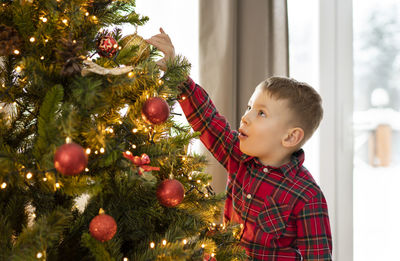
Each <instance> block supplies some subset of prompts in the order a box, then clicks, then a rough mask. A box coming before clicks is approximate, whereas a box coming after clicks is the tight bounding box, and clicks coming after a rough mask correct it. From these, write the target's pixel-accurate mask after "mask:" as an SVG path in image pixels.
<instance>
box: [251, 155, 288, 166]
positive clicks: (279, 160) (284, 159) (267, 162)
mask: <svg viewBox="0 0 400 261" xmlns="http://www.w3.org/2000/svg"><path fill="white" fill-rule="evenodd" d="M292 154H293V153H292V152H291V153H289V154H286V155H284V156H280V155H277V156H276V157H269V158H258V160H259V161H260V162H261V163H262V164H263V165H264V166H271V167H274V168H279V167H281V166H283V165H285V164H287V163H289V162H290V159H291V157H292Z"/></svg>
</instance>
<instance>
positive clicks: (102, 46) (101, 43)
mask: <svg viewBox="0 0 400 261" xmlns="http://www.w3.org/2000/svg"><path fill="white" fill-rule="evenodd" d="M117 51H118V43H117V41H115V39H114V38H112V37H111V36H110V35H105V36H101V37H100V38H99V39H98V40H97V52H98V53H99V55H100V56H102V57H109V58H111V57H113V56H114V54H116V53H117Z"/></svg>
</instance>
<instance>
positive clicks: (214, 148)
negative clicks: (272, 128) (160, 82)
mask: <svg viewBox="0 0 400 261" xmlns="http://www.w3.org/2000/svg"><path fill="white" fill-rule="evenodd" d="M180 89H181V90H182V94H181V97H180V100H179V103H180V105H181V107H182V110H183V111H184V113H185V115H186V117H187V119H188V121H189V123H190V124H191V126H192V127H193V129H194V130H195V131H199V132H201V136H200V139H201V141H202V142H203V143H204V145H205V146H206V147H207V148H208V150H210V151H211V153H212V154H213V155H214V157H215V158H216V159H217V160H218V161H219V162H220V163H221V164H222V165H223V166H224V167H225V169H226V170H227V171H228V174H229V176H228V181H227V199H226V202H225V211H224V217H225V219H226V220H227V221H230V222H234V223H239V224H243V226H242V227H243V229H242V232H241V235H240V237H241V244H242V246H243V247H244V248H245V249H246V253H247V255H248V256H249V258H250V259H251V260H271V261H286V260H332V256H331V254H332V237H331V230H330V225H329V217H328V208H327V204H326V201H325V198H324V195H323V193H322V191H321V189H320V188H319V186H318V185H317V184H316V182H315V181H314V179H313V177H312V176H311V174H310V173H309V172H308V171H307V169H306V168H305V167H303V166H302V164H303V161H304V152H303V150H302V149H300V150H299V151H297V152H295V153H293V155H292V157H291V161H290V162H289V163H287V164H285V165H283V166H280V167H279V168H277V167H271V166H264V165H263V164H262V163H261V162H260V161H259V160H258V159H257V158H255V157H250V156H248V155H245V154H243V153H242V152H241V151H240V149H239V140H238V132H237V131H234V130H231V128H230V126H229V124H228V122H227V121H226V119H225V118H224V117H223V116H221V115H220V114H219V113H218V111H217V110H216V108H215V106H214V104H213V103H212V101H211V100H210V98H209V96H208V94H207V93H206V92H205V91H204V90H203V89H202V88H201V87H200V86H199V85H197V84H195V83H194V82H193V81H192V79H190V78H189V79H188V81H187V82H185V83H184V84H182V85H181V86H180Z"/></svg>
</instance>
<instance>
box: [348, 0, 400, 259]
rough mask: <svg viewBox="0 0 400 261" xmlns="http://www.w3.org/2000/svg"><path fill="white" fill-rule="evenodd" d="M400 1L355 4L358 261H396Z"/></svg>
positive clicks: (399, 170) (363, 0) (398, 230)
mask: <svg viewBox="0 0 400 261" xmlns="http://www.w3.org/2000/svg"><path fill="white" fill-rule="evenodd" d="M399 15H400V2H399V1H398V0H386V1H379V0H368V1H366V0H354V1H353V24H354V26H353V28H354V260H356V261H361V260H395V259H396V258H397V256H398V255H397V253H396V252H395V251H396V249H397V247H398V246H397V245H398V242H399V240H398V238H397V235H398V234H399V233H400V228H399V226H397V225H396V224H397V223H398V217H399V215H400V205H399V202H398V198H399V197H400V192H399V189H398V184H399V182H400V132H399V130H400V76H399V73H398V72H399V70H400V30H399V29H400V16H399Z"/></svg>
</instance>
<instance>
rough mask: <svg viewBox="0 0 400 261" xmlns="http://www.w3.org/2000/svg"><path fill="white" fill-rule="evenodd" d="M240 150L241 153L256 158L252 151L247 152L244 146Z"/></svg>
mask: <svg viewBox="0 0 400 261" xmlns="http://www.w3.org/2000/svg"><path fill="white" fill-rule="evenodd" d="M239 149H240V151H241V152H242V153H244V154H246V155H249V156H254V155H252V153H251V151H249V150H246V148H244V146H242V145H240V146H239Z"/></svg>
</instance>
